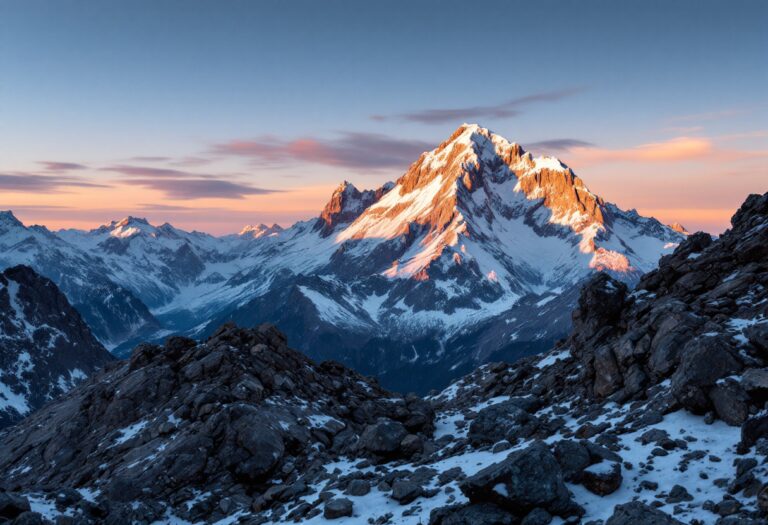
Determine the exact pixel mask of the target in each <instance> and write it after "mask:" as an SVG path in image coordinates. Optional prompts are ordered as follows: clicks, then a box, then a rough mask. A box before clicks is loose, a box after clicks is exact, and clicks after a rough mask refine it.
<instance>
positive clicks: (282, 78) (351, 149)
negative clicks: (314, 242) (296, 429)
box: [0, 0, 768, 234]
mask: <svg viewBox="0 0 768 525" xmlns="http://www.w3.org/2000/svg"><path fill="white" fill-rule="evenodd" d="M766 26H768V2H764V1H762V0H752V1H749V0H729V1H725V0H723V1H719V2H713V1H708V0H691V1H676V0H672V1H663V2H661V1H653V0H651V1H648V0H645V1H642V2H641V1H632V0H630V1H626V2H615V1H613V0H611V1H601V0H590V1H586V2H576V1H569V0H562V1H558V2H554V1H548V0H544V1H541V0H538V1H526V2H519V1H498V2H492V1H485V0H473V1H471V2H470V1H466V0H465V1H461V2H459V1H452V0H445V1H439V2H438V1H421V2H414V1H399V0H393V1H389V2H360V1H353V0H347V1H340V0H325V1H317V0H311V1H267V0H264V1H250V0H249V1H244V0H230V1H227V2H209V1H199V0H179V1H174V0H151V1H144V0H132V1H130V2H126V1H113V0H91V1H84V0H48V1H39V0H0V209H12V210H13V211H14V213H15V214H16V215H17V216H18V217H19V218H20V219H21V220H22V221H24V222H25V223H27V224H33V223H37V224H44V225H46V226H48V227H49V228H52V229H58V228H68V227H75V228H93V227H96V226H98V225H99V224H103V223H107V222H109V221H110V220H116V219H120V218H122V217H124V216H127V215H134V216H141V217H147V218H148V219H149V220H150V221H152V222H154V223H163V222H171V223H173V224H174V225H176V226H179V227H182V228H185V229H197V230H201V231H207V232H210V233H214V234H223V233H230V232H236V231H238V230H240V229H241V228H242V226H243V225H245V224H255V223H260V222H265V223H272V222H277V223H280V224H282V225H289V224H291V223H293V222H294V221H296V220H302V219H307V218H310V217H313V216H316V215H317V214H318V213H319V211H320V210H321V209H322V207H323V205H324V204H325V202H326V201H327V200H328V198H329V196H330V194H331V192H332V191H333V189H334V187H336V186H337V185H338V184H339V183H340V182H342V181H343V180H349V181H351V182H352V183H354V184H355V185H356V186H357V187H359V188H361V189H362V188H371V187H377V186H379V185H381V184H382V183H383V182H385V181H387V180H394V179H396V178H397V177H399V176H400V175H402V174H403V173H404V172H405V170H406V169H407V167H408V166H409V164H411V163H412V162H413V161H415V160H416V159H417V158H418V156H419V154H420V153H421V152H422V151H425V150H429V149H432V148H434V147H435V146H436V145H437V144H439V143H440V142H441V141H443V140H444V139H446V138H447V137H448V136H450V134H451V133H452V132H453V130H454V129H456V128H457V127H458V126H459V125H460V124H461V123H462V122H476V123H479V124H480V125H482V126H485V127H487V128H490V129H491V130H493V131H495V132H496V133H499V134H501V135H503V136H504V137H506V138H507V139H509V140H511V141H515V142H518V143H520V144H522V145H523V146H524V147H525V148H526V149H528V150H530V151H532V152H533V153H534V154H536V155H538V154H548V155H555V156H557V157H558V158H560V159H561V160H562V161H563V162H564V163H566V164H567V165H568V166H570V167H572V168H573V170H574V171H575V172H576V173H577V174H578V175H579V176H580V177H581V178H582V179H583V180H584V181H585V183H586V184H587V186H588V187H589V188H590V189H591V190H592V191H593V192H595V193H597V194H598V195H600V196H602V197H603V198H604V199H606V200H608V201H610V202H615V203H616V204H618V205H619V206H620V207H622V208H624V209H630V208H635V209H637V210H638V211H639V212H641V213H643V214H647V215H653V216H655V217H657V218H658V219H660V220H662V221H664V222H667V223H671V222H680V223H682V224H683V225H684V226H685V227H686V228H687V229H688V230H690V231H695V230H705V231H709V232H712V233H719V232H721V231H723V230H724V229H725V228H727V227H728V223H729V218H730V216H731V215H732V214H733V212H734V211H735V210H736V209H737V208H738V206H739V205H740V203H741V202H742V201H743V200H744V198H745V197H746V196H747V195H748V194H749V193H757V192H760V193H763V192H765V191H768V168H766V165H767V162H768V89H766V86H767V85H768V31H766V29H765V28H766Z"/></svg>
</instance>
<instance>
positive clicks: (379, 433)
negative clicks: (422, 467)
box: [360, 420, 408, 456]
mask: <svg viewBox="0 0 768 525" xmlns="http://www.w3.org/2000/svg"><path fill="white" fill-rule="evenodd" d="M407 435H408V430H406V428H405V427H404V426H403V424H402V423H400V422H398V421H392V420H382V421H379V422H377V423H374V424H372V425H368V426H367V427H365V430H364V431H363V433H362V435H361V436H360V446H361V447H362V448H364V449H365V450H367V451H368V452H372V453H373V454H378V455H382V456H385V455H391V454H395V453H396V452H398V451H399V450H400V443H401V442H402V441H403V439H404V438H405V436H407Z"/></svg>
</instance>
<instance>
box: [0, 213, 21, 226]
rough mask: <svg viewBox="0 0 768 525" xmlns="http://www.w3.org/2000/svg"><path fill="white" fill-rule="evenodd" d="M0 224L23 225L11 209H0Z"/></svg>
mask: <svg viewBox="0 0 768 525" xmlns="http://www.w3.org/2000/svg"><path fill="white" fill-rule="evenodd" d="M0 225H4V226H21V227H24V225H23V224H22V223H21V221H20V220H19V219H17V218H16V216H15V215H14V214H13V212H12V211H11V210H5V211H2V210H0Z"/></svg>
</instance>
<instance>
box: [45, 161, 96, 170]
mask: <svg viewBox="0 0 768 525" xmlns="http://www.w3.org/2000/svg"><path fill="white" fill-rule="evenodd" d="M38 164H42V165H43V167H44V168H45V169H46V170H48V171H72V170H86V169H88V166H85V165H83V164H78V163H76V162H57V161H51V160H42V161H39V162H38Z"/></svg>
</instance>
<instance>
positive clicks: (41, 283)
mask: <svg viewBox="0 0 768 525" xmlns="http://www.w3.org/2000/svg"><path fill="white" fill-rule="evenodd" d="M113 359H114V358H113V357H112V355H111V354H110V353H109V352H107V351H106V349H105V348H104V347H103V346H101V344H100V343H99V342H98V341H97V340H96V338H95V337H94V336H93V334H92V333H91V331H90V330H89V328H88V326H87V325H86V324H85V322H84V321H83V319H82V318H81V317H80V314H78V312H77V311H76V310H75V309H74V308H73V307H72V306H71V305H70V304H69V302H68V301H67V298H66V297H64V295H63V294H62V293H61V292H60V291H59V290H58V288H57V287H56V285H55V284H53V282H52V281H50V280H48V279H46V278H45V277H41V276H40V275H38V274H36V273H35V272H34V271H33V270H32V269H31V268H29V267H27V266H15V267H13V268H9V269H7V270H5V271H4V272H0V428H2V427H5V426H7V425H9V424H12V423H14V422H16V421H19V420H20V419H21V418H22V417H23V416H25V415H26V414H28V413H29V412H30V411H32V410H36V409H38V408H40V407H41V406H42V405H43V404H45V403H46V402H48V401H50V400H51V399H54V398H56V397H58V396H59V395H61V394H62V393H64V392H65V391H67V390H68V389H70V388H72V387H73V386H74V385H76V384H78V383H79V382H80V381H82V380H84V379H85V378H86V377H87V376H89V375H90V374H92V373H93V372H94V371H95V370H98V369H99V368H101V367H102V366H104V364H105V363H108V362H110V361H112V360H113Z"/></svg>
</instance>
